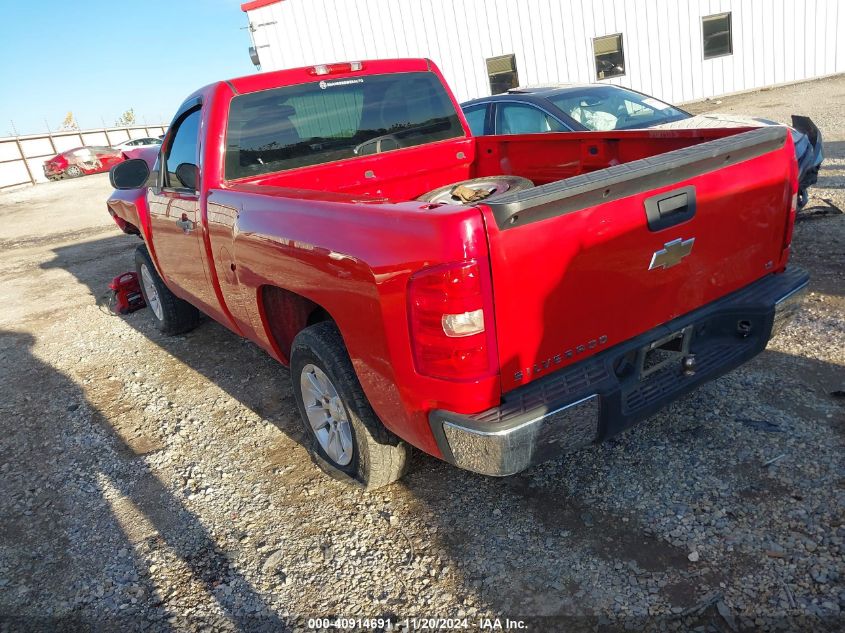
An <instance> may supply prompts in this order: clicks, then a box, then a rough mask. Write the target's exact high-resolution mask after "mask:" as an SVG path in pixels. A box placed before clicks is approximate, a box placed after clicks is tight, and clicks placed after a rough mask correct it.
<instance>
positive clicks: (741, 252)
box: [482, 127, 796, 392]
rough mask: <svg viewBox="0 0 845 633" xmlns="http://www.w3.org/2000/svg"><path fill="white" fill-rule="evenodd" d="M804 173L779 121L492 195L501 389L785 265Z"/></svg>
mask: <svg viewBox="0 0 845 633" xmlns="http://www.w3.org/2000/svg"><path fill="white" fill-rule="evenodd" d="M795 177H796V176H795V155H794V149H793V147H792V141H791V139H790V138H788V135H787V130H786V128H778V127H771V128H761V129H759V130H753V131H749V132H743V133H740V134H737V135H734V136H728V137H725V138H721V139H718V140H715V141H710V142H706V143H702V144H699V145H695V146H691V147H687V148H684V149H680V150H676V151H672V152H668V153H665V154H661V155H658V156H655V157H652V158H646V159H641V160H637V161H634V162H630V163H626V164H622V165H617V166H614V167H610V168H607V169H602V170H600V171H596V172H593V173H589V174H584V175H581V176H576V177H573V178H567V179H565V180H560V181H557V182H553V183H550V184H547V185H543V186H540V187H535V188H533V189H530V190H528V191H524V192H518V193H515V194H513V195H511V196H507V197H503V198H500V199H497V200H496V201H495V202H490V203H488V204H487V205H486V206H484V207H482V212H483V213H484V216H485V221H486V223H487V230H488V239H489V245H490V260H491V269H492V275H493V292H494V296H495V320H496V336H497V342H498V350H499V363H500V366H501V372H502V389H503V391H505V392H507V391H509V390H511V389H513V388H515V387H518V386H521V385H524V384H527V383H529V382H531V381H532V380H534V379H536V378H538V377H541V376H544V375H546V374H548V373H550V372H552V371H554V370H556V369H558V368H560V367H563V366H566V365H569V364H572V363H574V362H577V361H578V360H581V359H583V358H586V357H588V356H591V355H593V354H595V353H597V352H600V351H602V350H604V349H607V348H609V347H611V346H613V345H616V344H618V343H621V342H623V341H625V340H627V339H630V338H632V337H634V336H636V335H638V334H641V333H643V332H645V331H647V330H650V329H652V328H654V327H656V326H658V325H660V324H662V323H665V322H667V321H670V320H671V319H673V318H675V317H677V316H679V315H682V314H685V313H687V312H690V311H691V310H694V309H695V308H698V307H700V306H702V305H704V304H706V303H709V302H711V301H714V300H716V299H718V298H720V297H723V296H725V295H726V294H728V293H731V292H733V291H735V290H738V289H740V288H742V287H744V286H746V285H748V284H750V283H752V282H754V281H756V280H757V279H760V278H761V277H763V276H765V275H766V274H769V273H772V272H775V271H777V270H779V269H781V268H782V267H783V266H784V265H785V257H786V252H785V250H784V249H785V246H786V245H785V243H784V242H785V233H786V230H787V225H788V217H789V214H790V212H791V211H790V209H791V206H790V205H791V198H792V195H793V193H794V186H795V184H794V183H795Z"/></svg>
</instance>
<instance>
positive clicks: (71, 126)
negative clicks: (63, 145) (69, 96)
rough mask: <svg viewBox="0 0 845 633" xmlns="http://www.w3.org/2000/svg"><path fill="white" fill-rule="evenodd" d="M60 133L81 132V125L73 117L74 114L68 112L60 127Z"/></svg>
mask: <svg viewBox="0 0 845 633" xmlns="http://www.w3.org/2000/svg"><path fill="white" fill-rule="evenodd" d="M59 131H60V132H78V131H79V124H78V123H77V122H76V118H75V117H74V116H73V112H68V113H67V114H66V115H65V120H64V121H62V124H61V125H60V126H59Z"/></svg>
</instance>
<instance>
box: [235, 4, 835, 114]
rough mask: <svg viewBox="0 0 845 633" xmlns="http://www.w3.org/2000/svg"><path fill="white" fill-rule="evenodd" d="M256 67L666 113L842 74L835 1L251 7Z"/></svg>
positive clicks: (464, 94) (460, 93) (470, 94)
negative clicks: (629, 100) (627, 100)
mask: <svg viewBox="0 0 845 633" xmlns="http://www.w3.org/2000/svg"><path fill="white" fill-rule="evenodd" d="M241 8H242V9H243V10H244V11H245V12H246V13H247V16H248V19H249V24H250V25H251V28H250V31H249V32H250V34H251V37H252V44H253V45H254V46H255V53H257V55H258V59H259V60H260V68H261V70H263V71H266V70H278V69H280V68H294V67H297V66H310V65H314V64H317V63H326V62H333V61H355V60H359V59H374V58H390V57H428V58H430V59H432V60H434V62H435V63H436V64H437V65H438V66H439V67H440V68H441V70H442V71H443V73H444V74H445V76H446V79H447V81H448V82H449V84H450V86H451V87H452V89H453V90H454V91H455V93H456V94H457V97H458V99H459V100H460V101H464V100H467V99H470V98H474V97H481V96H486V95H489V94H491V91H497V92H498V91H502V90H504V89H507V88H508V87H510V86H515V85H517V84H518V85H522V86H526V85H536V84H547V83H575V82H596V81H604V82H609V83H614V84H619V85H623V86H629V87H632V88H635V89H637V90H640V91H642V92H646V93H649V94H651V95H654V96H656V97H659V98H661V99H664V100H666V101H669V102H674V103H682V102H685V101H694V100H697V99H703V98H706V97H714V96H718V95H724V94H730V93H734V92H741V91H745V90H751V89H755V88H762V87H766V86H773V85H778V84H783V83H789V82H795V81H801V80H804V79H811V78H815V77H824V76H827V75H832V74H837V73H842V72H845V0H253V1H251V2H246V3H244V4H243V5H241Z"/></svg>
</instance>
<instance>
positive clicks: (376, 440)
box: [290, 321, 411, 490]
mask: <svg viewBox="0 0 845 633" xmlns="http://www.w3.org/2000/svg"><path fill="white" fill-rule="evenodd" d="M308 366H313V367H318V368H319V369H321V370H322V371H323V372H324V374H325V376H326V377H328V379H329V380H330V381H331V386H332V387H334V389H335V390H336V392H337V394H338V396H339V398H340V400H341V402H342V404H343V407H344V410H345V413H346V420H347V421H348V422H349V423H350V426H351V430H352V446H353V448H352V455H351V461H350V462H349V463H348V464H339V463H338V462H337V461H335V460H334V459H333V458H332V457H330V456H329V454H328V453H327V452H326V450H324V448H323V446H322V445H321V444H320V442H319V441H318V439H317V436H316V434H315V431H314V429H313V428H312V426H311V423H310V422H309V421H308V414H307V413H306V411H305V404H304V401H303V389H302V387H301V380H302V375H303V370H305V368H306V367H308ZM290 369H291V383H292V387H293V393H294V397H295V398H296V405H297V407H298V408H299V415H300V418H301V419H302V424H303V426H304V427H305V433H306V435H307V437H308V438H309V446H308V448H309V450H310V452H311V455H312V457H314V461H315V462H316V463H317V464H318V465H319V466H320V467H321V468H323V470H325V471H326V472H327V473H328V474H330V475H332V476H333V477H335V478H336V479H341V480H345V481H349V480H350V479H351V480H354V481H355V482H357V483H358V484H360V485H362V486H363V487H364V488H366V489H369V490H373V489H375V488H381V487H382V486H386V485H388V484H390V483H393V482H394V481H396V480H397V479H399V478H400V477H401V476H402V475H403V474H405V472H406V470H407V467H408V463H409V461H410V457H411V449H410V447H409V446H408V445H407V444H406V443H405V442H403V441H402V440H400V439H399V438H398V437H396V436H395V435H394V434H393V433H391V432H390V431H388V430H387V428H385V426H384V425H383V424H382V423H381V421H380V420H379V419H378V417H377V416H376V414H375V412H374V411H373V409H372V407H371V406H370V403H369V402H368V401H367V397H366V396H365V395H364V391H363V389H362V388H361V384H360V383H359V382H358V376H357V375H356V374H355V370H354V369H353V367H352V362H351V361H350V360H349V354H347V352H346V346H345V345H344V344H343V338H342V337H341V335H340V332H339V331H338V329H337V326H336V325H335V324H334V323H333V322H332V321H323V322H321V323H317V324H316V325H312V326H310V327H307V328H305V329H304V330H302V331H301V332H300V333H299V334H297V336H296V338H295V339H294V341H293V347H292V349H291V363H290Z"/></svg>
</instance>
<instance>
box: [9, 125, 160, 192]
mask: <svg viewBox="0 0 845 633" xmlns="http://www.w3.org/2000/svg"><path fill="white" fill-rule="evenodd" d="M166 129H167V126H164V125H134V126H131V127H113V128H99V129H93V130H78V131H74V132H52V133H49V134H29V135H27V136H9V137H5V138H0V189H5V188H6V187H14V186H16V185H26V184H32V185H34V184H36V183H39V182H46V181H47V178H46V177H45V176H44V167H43V165H44V161H45V160H47V159H49V158H52V157H53V156H55V155H56V154H59V153H60V152H64V151H67V150H69V149H73V148H75V147H90V146H95V145H106V146H111V145H117V144H118V143H122V142H124V141H128V140H131V139H135V138H144V137H150V136H151V137H157V136H160V135H161V134H164V131H165V130H166Z"/></svg>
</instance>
